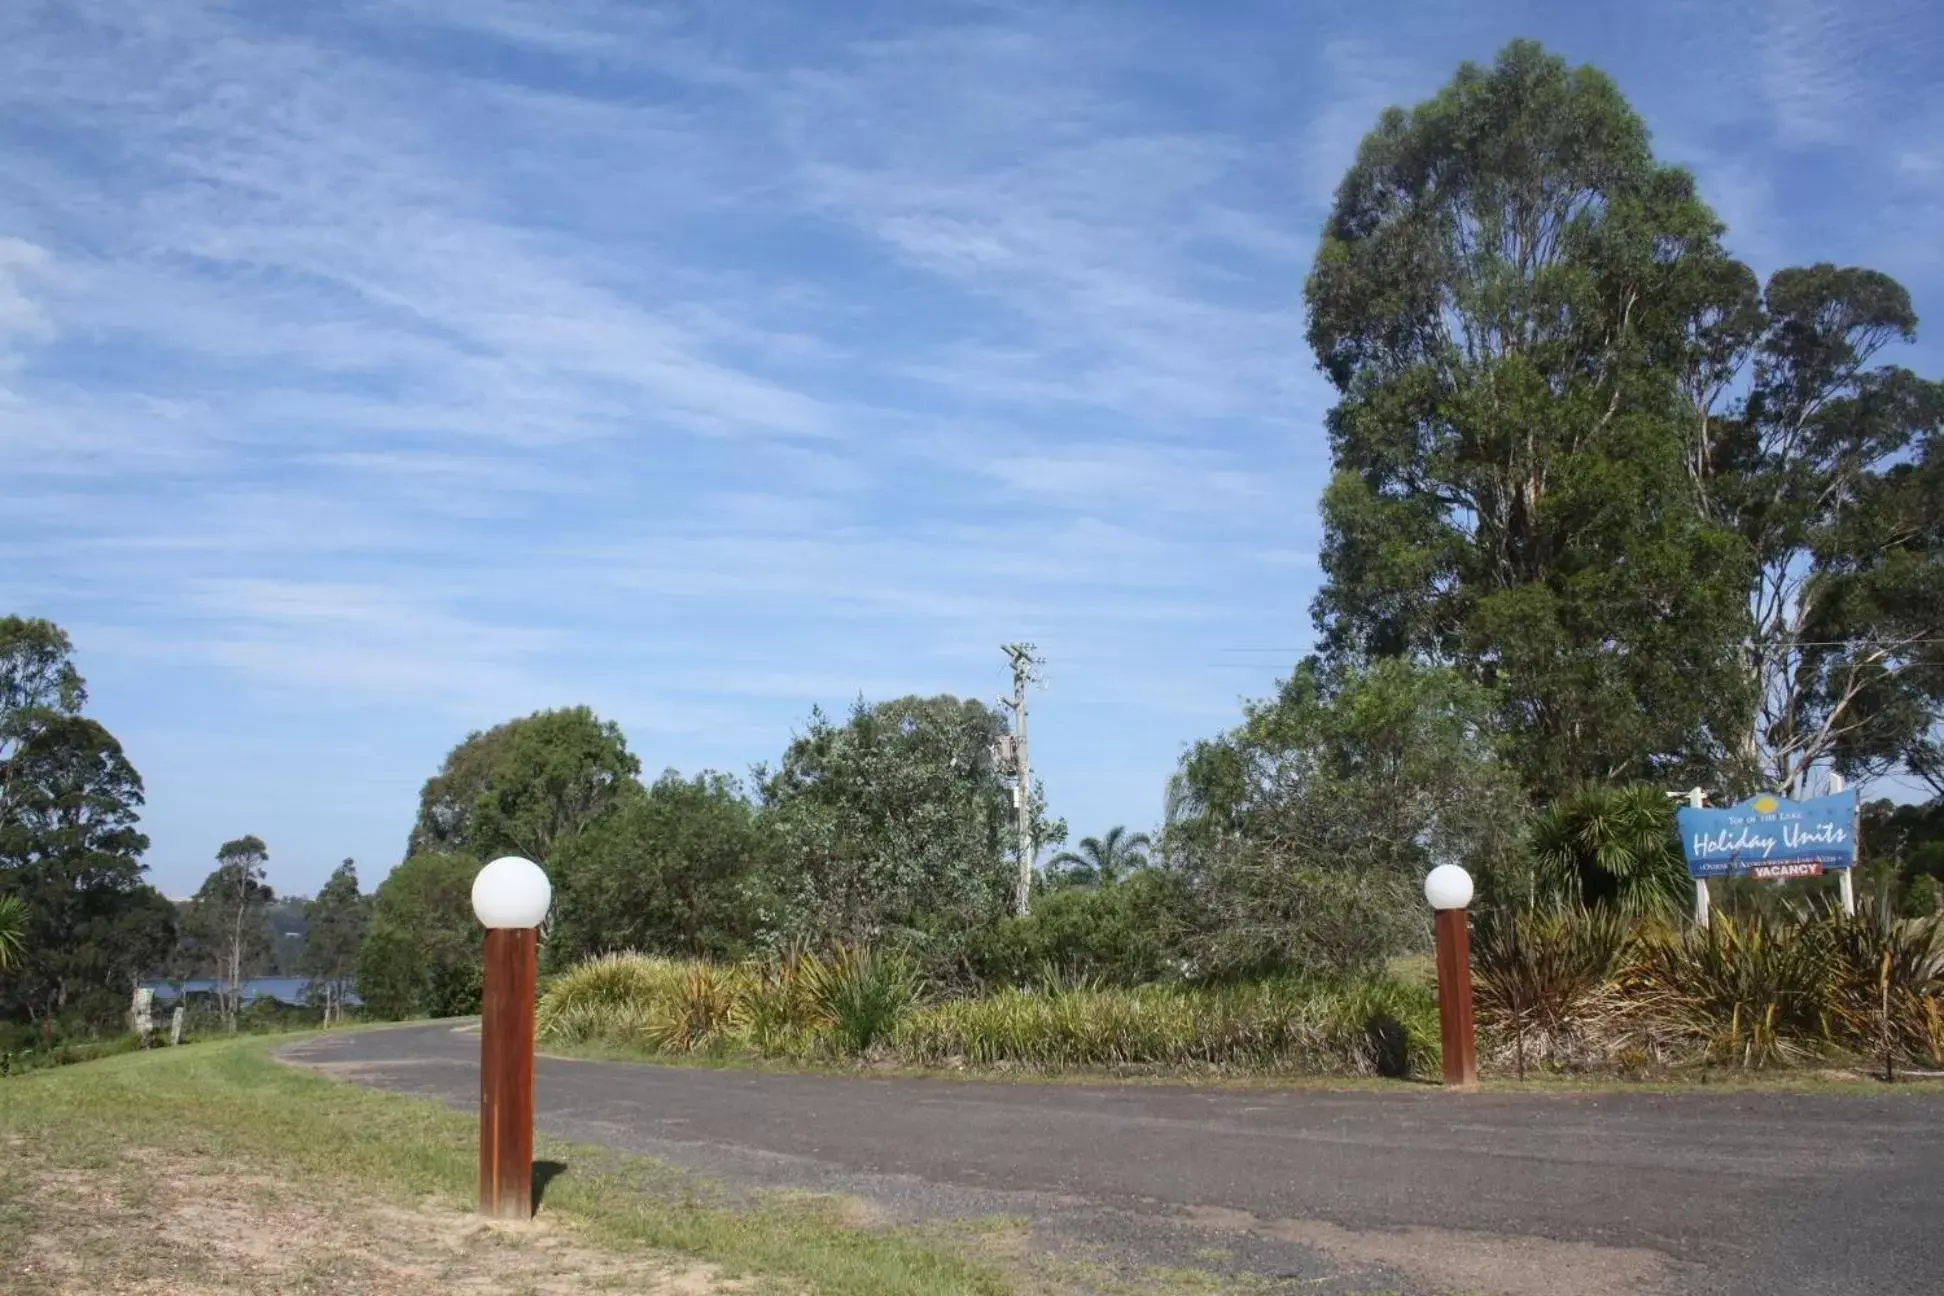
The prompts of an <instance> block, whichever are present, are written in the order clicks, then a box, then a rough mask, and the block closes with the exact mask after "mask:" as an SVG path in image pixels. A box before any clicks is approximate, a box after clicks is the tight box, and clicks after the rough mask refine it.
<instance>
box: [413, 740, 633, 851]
mask: <svg viewBox="0 0 1944 1296" xmlns="http://www.w3.org/2000/svg"><path fill="white" fill-rule="evenodd" d="M640 773H641V762H640V761H638V760H636V759H635V757H634V756H633V755H632V754H631V753H630V752H629V751H628V743H627V739H625V738H624V737H622V734H621V729H620V726H618V725H616V724H615V723H614V722H613V721H603V720H601V719H600V718H599V717H598V716H596V715H595V714H594V712H593V711H591V710H590V709H588V708H587V707H567V708H563V709H561V710H557V711H536V712H535V713H534V714H532V715H530V716H526V717H523V718H521V719H518V720H509V721H507V722H506V723H505V724H502V725H496V726H494V727H493V728H491V729H488V730H485V731H484V732H479V733H473V734H470V735H468V736H467V738H466V740H465V741H464V742H462V743H460V744H459V745H458V746H457V747H455V748H453V749H452V751H451V753H450V754H449V755H447V757H446V759H445V763H444V764H443V765H442V766H441V767H440V769H439V772H438V773H437V774H435V775H433V776H432V777H431V778H430V779H428V780H427V781H426V784H425V788H424V790H423V791H422V792H421V793H420V794H419V814H418V821H417V823H416V824H415V825H414V826H413V828H412V834H411V839H410V841H409V842H408V843H407V845H406V853H407V854H408V855H416V854H420V853H424V852H449V851H465V852H467V853H469V854H471V855H474V856H476V857H478V858H479V859H482V860H490V859H493V858H495V857H496V856H499V855H508V854H512V855H523V856H525V857H526V858H528V859H531V860H535V861H538V862H540V863H543V864H544V863H546V862H547V861H548V859H549V858H551V856H552V854H553V849H554V846H555V844H556V843H557V842H560V841H562V840H564V839H565V838H568V837H571V836H573V835H574V834H575V833H577V832H580V831H581V830H583V829H585V828H586V827H588V826H589V825H590V824H592V823H594V822H595V820H597V819H599V818H600V816H601V815H602V814H604V813H605V812H606V811H607V810H608V808H609V807H611V806H613V805H614V804H615V803H616V802H617V800H618V799H620V798H621V797H623V796H625V795H627V794H628V793H629V792H631V791H632V792H638V791H639V790H640V784H639V783H638V782H637V779H638V776H639V775H640Z"/></svg>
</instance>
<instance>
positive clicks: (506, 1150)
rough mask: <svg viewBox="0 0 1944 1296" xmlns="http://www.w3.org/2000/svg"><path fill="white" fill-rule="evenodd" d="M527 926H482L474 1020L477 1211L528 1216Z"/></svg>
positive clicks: (530, 956)
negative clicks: (478, 1007) (478, 1005)
mask: <svg viewBox="0 0 1944 1296" xmlns="http://www.w3.org/2000/svg"><path fill="white" fill-rule="evenodd" d="M536 958H537V953H536V943H535V940H534V929H533V928H531V927H489V928H487V929H486V984H485V993H484V996H483V1003H482V1012H481V1014H480V1024H479V1213H480V1214H482V1215H486V1216H490V1217H491V1218H494V1219H514V1220H525V1219H531V1218H532V1217H533V999H534V988H535V985H536V979H537V972H538V969H537V967H536Z"/></svg>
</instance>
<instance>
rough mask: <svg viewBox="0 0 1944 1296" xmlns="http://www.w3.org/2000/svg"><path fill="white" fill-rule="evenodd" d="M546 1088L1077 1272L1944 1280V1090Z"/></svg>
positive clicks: (387, 1036) (555, 1103)
mask: <svg viewBox="0 0 1944 1296" xmlns="http://www.w3.org/2000/svg"><path fill="white" fill-rule="evenodd" d="M478 1047H479V1042H478V1037H477V1036H476V1035H471V1034H460V1033H456V1032H455V1031H454V1029H453V1027H452V1026H451V1025H445V1024H435V1025H429V1026H414V1027H407V1028H403V1029H398V1030H388V1031H375V1032H369V1033H359V1034H349V1035H342V1036H335V1037H325V1038H322V1039H318V1040H314V1041H309V1042H306V1043H304V1044H301V1045H294V1046H290V1047H289V1048H287V1049H286V1050H285V1056H287V1057H288V1058H289V1059H290V1060H292V1061H296V1062H300V1063H304V1064H307V1065H313V1066H319V1067H321V1068H323V1069H325V1070H327V1071H330V1072H333V1073H336V1074H338V1075H340V1076H342V1077H344V1078H346V1079H350V1080H353V1081H355V1082H357V1083H360V1084H366V1085H370V1086H373V1087H376V1088H380V1089H387V1090H392V1091H396V1092H402V1093H414V1094H422V1095H427V1096H431V1097H435V1098H439V1099H443V1100H444V1101H447V1102H449V1103H451V1104H452V1105H453V1106H455V1107H460V1108H466V1109H470V1108H472V1107H473V1106H474V1105H475V1104H476V1103H477V1101H478V1080H477V1067H478ZM537 1084H538V1099H537V1101H538V1106H539V1116H538V1122H539V1126H540V1129H541V1132H542V1133H543V1134H550V1135H554V1136H558V1137H561V1138H566V1139H571V1140H575V1141H577V1142H582V1143H589V1144H598V1145H602V1146H606V1147H611V1148H616V1149H620V1150H624V1151H629V1152H639V1153H647V1154H651V1155H654V1156H659V1157H663V1158H665V1159H667V1160H670V1161H673V1162H675V1163H677V1164H680V1165H683V1166H686V1167H689V1168H691V1169H694V1170H696V1171H699V1172H702V1173H704V1174H706V1175H708V1176H709V1177H711V1178H712V1179H716V1180H719V1181H721V1182H724V1183H726V1184H729V1185H732V1186H744V1187H770V1186H787V1187H793V1188H805V1189H811V1190H817V1191H830V1192H840V1193H846V1194H851V1195H854V1196H857V1197H860V1198H862V1199H865V1200H866V1201H868V1202H870V1203H872V1204H873V1205H874V1207H875V1208H876V1209H877V1210H878V1211H879V1212H880V1213H882V1214H883V1215H884V1216H885V1217H887V1218H891V1219H899V1220H938V1219H950V1218H983V1217H989V1216H993V1215H1007V1216H1013V1217H1018V1218H1021V1219H1024V1220H1025V1221H1027V1222H1028V1230H1029V1231H1028V1238H1029V1245H1028V1252H1029V1254H1032V1255H1036V1256H1052V1257H1056V1260H1055V1262H1054V1263H1059V1262H1060V1261H1059V1259H1058V1258H1065V1259H1072V1258H1074V1257H1082V1258H1086V1259H1087V1260H1088V1261H1089V1264H1090V1265H1101V1264H1104V1265H1107V1266H1109V1267H1114V1268H1118V1269H1119V1270H1121V1271H1122V1272H1137V1271H1140V1270H1142V1269H1144V1268H1149V1267H1154V1266H1183V1265H1186V1266H1192V1267H1195V1268H1200V1269H1205V1270H1209V1271H1212V1272H1217V1273H1235V1274H1251V1275H1256V1276H1258V1277H1266V1278H1270V1279H1272V1280H1277V1279H1279V1280H1283V1281H1282V1282H1277V1283H1273V1284H1272V1285H1274V1286H1276V1287H1278V1288H1280V1287H1282V1286H1284V1285H1285V1284H1286V1285H1287V1288H1288V1289H1289V1290H1301V1291H1306V1292H1334V1293H1355V1292H1382V1291H1403V1292H1409V1293H1426V1294H1430V1293H1447V1292H1456V1293H1484V1292H1492V1293H1503V1294H1505V1296H1541V1294H1544V1296H1551V1294H1553V1293H1585V1294H1587V1296H1593V1294H1596V1293H1604V1292H1656V1293H1659V1292H1666V1293H1710V1294H1711V1296H1712V1294H1714V1293H1748V1294H1750V1296H1753V1294H1755V1293H1763V1294H1764V1296H1773V1294H1776V1293H1788V1294H1790V1296H1816V1294H1818V1293H1852V1292H1854V1293H1863V1292H1869V1293H1881V1292H1913V1293H1914V1292H1927V1291H1936V1290H1938V1289H1939V1286H1938V1285H1939V1284H1940V1283H1941V1282H1944V1279H1941V1278H1940V1275H1944V1238H1941V1234H1940V1227H1941V1226H1940V1223H1939V1218H1940V1217H1939V1207H1940V1205H1944V1135H1940V1129H1944V1124H1941V1122H1944V1098H1940V1097H1938V1096H1935V1095H1926V1094H1882V1095H1873V1096H1872V1095H1855V1094H1841V1095H1821V1094H1761V1095H1757V1094H1746V1093H1743V1094H1720V1093H1715V1094H1709V1093H1688V1094H1654V1093H1621V1094H1608V1095H1596V1096H1580V1095H1574V1096H1561V1095H1556V1094H1554V1095H1544V1096H1527V1095H1513V1094H1473V1095H1458V1094H1446V1093H1442V1092H1439V1091H1438V1090H1436V1089H1434V1088H1430V1087H1425V1088H1421V1089H1418V1088H1399V1089H1398V1090H1395V1091H1387V1092H1354V1093H1312V1092H1270V1091H1237V1090H1228V1091H1216V1090H1209V1089H1194V1088H1188V1087H1165V1088H1164V1087H1153V1086H1125V1087H1116V1086H1077V1085H1030V1084H981V1083H973V1082H958V1081H949V1080H908V1079H870V1078H862V1077H857V1078H853V1077H847V1076H828V1075H783V1074H758V1073H753V1072H743V1071H718V1070H703V1069H694V1068H677V1067H654V1066H642V1065H635V1064H630V1063H615V1062H582V1061H569V1060H564V1059H549V1058H543V1059H542V1060H541V1061H540V1063H539V1068H538V1078H537ZM569 1173H571V1167H570V1169H569ZM1086 1271H1089V1270H1088V1267H1087V1266H1074V1265H1064V1266H1063V1268H1062V1272H1066V1273H1069V1274H1071V1273H1075V1272H1086Z"/></svg>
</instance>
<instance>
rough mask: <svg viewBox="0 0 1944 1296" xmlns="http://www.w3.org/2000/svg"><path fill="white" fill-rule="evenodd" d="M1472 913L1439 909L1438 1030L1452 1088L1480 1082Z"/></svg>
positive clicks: (1467, 1086)
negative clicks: (1474, 1009) (1474, 1013)
mask: <svg viewBox="0 0 1944 1296" xmlns="http://www.w3.org/2000/svg"><path fill="white" fill-rule="evenodd" d="M1470 917H1471V915H1470V914H1469V913H1468V912H1467V911H1466V910H1463V909H1440V910H1438V917H1437V933H1438V1031H1439V1034H1440V1036H1441V1037H1442V1039H1443V1043H1444V1082H1445V1084H1446V1085H1447V1086H1448V1087H1450V1088H1453V1089H1470V1088H1472V1087H1474V1086H1475V1085H1477V1084H1478V1038H1477V1035H1476V1033H1475V1031H1474V1029H1473V1027H1472V988H1471V929H1470V926H1469V922H1470ZM1420 930H1421V929H1420Z"/></svg>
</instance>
